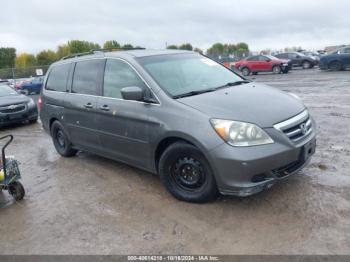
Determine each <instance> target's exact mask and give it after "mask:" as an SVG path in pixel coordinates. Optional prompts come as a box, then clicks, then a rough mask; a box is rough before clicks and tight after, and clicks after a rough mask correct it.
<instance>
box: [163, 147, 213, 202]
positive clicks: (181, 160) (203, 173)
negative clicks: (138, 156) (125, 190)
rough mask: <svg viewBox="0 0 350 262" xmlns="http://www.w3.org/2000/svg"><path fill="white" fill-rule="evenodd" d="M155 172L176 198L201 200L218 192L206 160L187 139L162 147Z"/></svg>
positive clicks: (207, 198) (206, 200) (205, 200)
mask: <svg viewBox="0 0 350 262" xmlns="http://www.w3.org/2000/svg"><path fill="white" fill-rule="evenodd" d="M159 175H160V179H161V181H162V182H163V184H164V186H165V187H166V189H167V190H168V191H169V192H170V193H171V194H172V195H173V196H174V197H175V198H177V199H179V200H182V201H188V202H194V203H205V202H208V201H211V200H214V199H216V198H217V196H218V189H217V186H216V181H215V178H214V175H213V172H212V170H211V168H210V165H209V163H208V161H207V160H206V159H205V157H204V155H203V154H202V153H201V152H200V150H199V149H198V148H196V147H195V146H193V145H190V144H188V143H185V142H176V143H174V144H172V145H170V146H169V147H168V148H167V149H166V150H165V151H164V153H163V155H162V156H161V158H160V161H159Z"/></svg>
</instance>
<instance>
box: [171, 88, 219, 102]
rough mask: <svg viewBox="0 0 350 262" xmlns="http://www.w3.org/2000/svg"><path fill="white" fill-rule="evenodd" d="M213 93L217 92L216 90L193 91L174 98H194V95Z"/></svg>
mask: <svg viewBox="0 0 350 262" xmlns="http://www.w3.org/2000/svg"><path fill="white" fill-rule="evenodd" d="M213 91H216V88H208V89H204V90H198V91H191V92H188V93H183V94H180V95H175V96H173V98H174V99H177V98H182V97H186V96H194V95H199V94H203V93H208V92H213Z"/></svg>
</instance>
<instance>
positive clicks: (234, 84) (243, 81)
mask: <svg viewBox="0 0 350 262" xmlns="http://www.w3.org/2000/svg"><path fill="white" fill-rule="evenodd" d="M250 82H251V81H249V80H238V81H235V82H229V83H227V84H225V85H222V86H218V87H217V88H215V89H216V90H218V89H222V88H227V87H230V86H238V85H241V84H248V83H250Z"/></svg>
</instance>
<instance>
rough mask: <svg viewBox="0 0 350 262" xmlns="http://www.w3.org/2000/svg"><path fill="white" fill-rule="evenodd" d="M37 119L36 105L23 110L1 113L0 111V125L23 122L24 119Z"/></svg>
mask: <svg viewBox="0 0 350 262" xmlns="http://www.w3.org/2000/svg"><path fill="white" fill-rule="evenodd" d="M35 119H38V109H37V107H36V106H35V107H31V108H28V107H26V109H25V110H23V111H21V112H17V113H9V114H1V113H0V127H4V126H8V125H11V124H18V123H23V122H25V121H31V120H35Z"/></svg>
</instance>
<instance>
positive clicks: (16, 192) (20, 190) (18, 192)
mask: <svg viewBox="0 0 350 262" xmlns="http://www.w3.org/2000/svg"><path fill="white" fill-rule="evenodd" d="M8 189H9V193H10V195H11V196H12V197H13V198H14V199H15V200H16V201H20V200H22V199H23V198H24V196H25V194H26V192H25V191H24V187H23V185H22V184H21V183H20V182H18V181H15V182H13V183H12V184H10V185H9V188H8Z"/></svg>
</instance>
